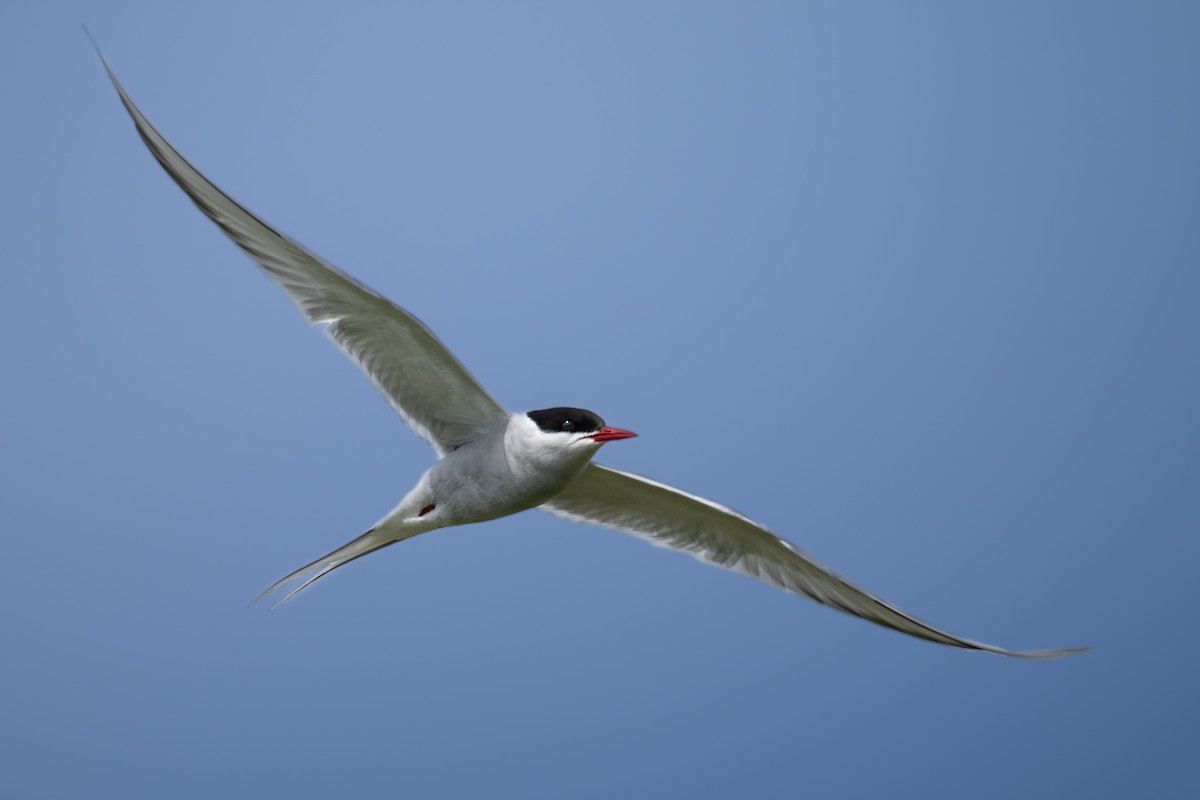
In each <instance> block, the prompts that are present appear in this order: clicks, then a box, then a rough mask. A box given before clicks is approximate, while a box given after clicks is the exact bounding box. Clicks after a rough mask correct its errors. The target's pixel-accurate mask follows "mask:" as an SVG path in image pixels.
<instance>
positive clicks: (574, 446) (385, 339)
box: [100, 54, 1087, 658]
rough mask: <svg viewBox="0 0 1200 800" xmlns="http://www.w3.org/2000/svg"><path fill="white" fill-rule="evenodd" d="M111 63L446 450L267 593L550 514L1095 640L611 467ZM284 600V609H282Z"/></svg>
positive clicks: (915, 623) (207, 205)
mask: <svg viewBox="0 0 1200 800" xmlns="http://www.w3.org/2000/svg"><path fill="white" fill-rule="evenodd" d="M100 58H101V61H102V62H103V63H104V68H105V70H106V71H107V72H108V76H109V78H110V79H111V80H112V82H113V85H114V86H115V87H116V90H117V93H118V94H119V95H120V98H121V102H122V103H123V104H124V106H125V110H126V111H128V112H129V115H130V116H131V117H132V118H133V122H134V125H135V126H136V127H137V131H138V133H139V134H141V137H142V140H143V141H144V142H145V143H146V146H147V147H148V148H149V149H150V152H151V153H153V154H154V157H155V158H157V159H158V161H159V163H160V164H161V165H162V166H163V168H164V169H165V170H166V171H167V174H168V175H170V176H171V178H172V179H173V180H174V181H175V182H176V183H177V184H179V187H180V188H181V189H183V191H184V192H186V193H187V194H188V196H189V197H191V198H192V200H193V201H194V202H195V204H196V205H197V206H199V208H200V210H201V211H203V212H204V213H205V214H206V215H207V216H208V217H209V219H211V220H212V221H213V222H215V223H216V224H217V225H218V226H219V227H220V228H221V230H223V231H224V232H225V233H226V235H228V236H229V238H231V239H232V240H233V241H234V243H236V244H237V245H238V246H239V247H241V248H242V249H243V250H245V251H246V253H248V254H249V255H250V257H251V258H252V259H254V261H256V262H257V263H258V265H259V266H260V267H261V268H262V269H263V271H264V272H266V274H267V275H268V276H269V277H270V278H271V279H272V280H274V281H275V282H276V283H277V284H279V286H280V287H281V288H282V289H283V290H284V292H286V293H287V295H288V297H290V298H291V299H292V302H293V303H295V304H296V307H297V308H298V309H299V310H300V313H301V314H303V315H304V317H305V319H307V320H308V321H309V322H310V323H312V324H314V325H318V326H321V327H322V328H323V329H324V331H325V333H327V334H328V335H329V336H330V338H332V339H333V341H334V342H335V343H336V344H337V345H338V347H340V348H341V349H342V351H343V352H345V353H346V355H348V356H349V357H350V358H351V359H353V360H354V361H355V362H356V363H357V364H358V365H359V366H360V367H361V368H362V369H363V371H364V372H366V374H367V375H368V376H369V377H370V379H371V380H372V381H373V382H374V383H375V385H376V387H378V388H379V390H380V391H381V392H383V394H384V395H385V396H386V397H387V399H388V400H389V402H390V403H391V405H392V407H393V408H395V409H396V411H397V412H398V413H399V414H400V416H401V417H402V418H403V419H404V421H405V422H407V423H408V424H409V425H410V426H411V427H412V429H413V430H414V431H416V433H417V434H419V435H420V436H421V437H422V438H424V439H425V440H426V441H427V442H429V444H430V445H431V446H432V447H433V449H434V452H436V453H437V456H438V461H437V462H436V463H435V464H434V465H433V466H432V467H431V468H430V469H429V470H428V471H426V472H425V474H424V475H422V476H421V478H420V480H418V481H417V485H416V486H415V487H413V489H412V490H411V491H409V493H408V494H407V495H405V497H404V499H403V500H401V501H400V504H399V505H398V506H396V507H395V508H394V509H393V510H392V511H391V512H390V513H388V514H387V515H386V516H385V517H384V518H383V519H381V520H380V521H379V522H378V523H376V524H375V526H374V527H372V528H371V529H370V530H369V531H367V532H366V533H364V534H363V535H361V536H359V537H358V538H356V539H354V540H353V541H350V542H348V543H347V544H345V545H343V546H341V547H339V548H338V549H336V550H334V551H333V552H332V553H329V554H328V555H325V556H322V557H321V558H318V559H317V560H316V561H313V562H312V563H310V564H307V565H305V566H303V567H301V568H300V569H298V570H296V571H295V572H293V573H291V574H290V575H288V576H287V577H285V578H283V579H282V580H280V581H278V582H276V583H275V584H273V585H272V586H270V587H269V588H268V589H267V590H266V591H264V592H263V593H262V594H261V595H259V597H258V598H257V599H256V601H255V602H257V600H260V599H262V598H263V597H265V596H266V595H268V594H270V593H271V592H273V591H274V590H276V589H278V588H280V587H281V586H283V585H284V584H286V583H289V582H291V581H294V580H298V579H300V578H305V580H304V581H303V582H302V583H301V584H300V585H299V586H297V587H296V588H294V589H292V590H291V591H290V592H288V593H287V594H286V595H285V596H284V597H283V599H281V600H280V601H279V602H280V603H282V602H283V601H284V600H287V599H288V598H289V597H291V596H292V595H294V594H295V593H296V592H298V591H300V590H301V589H303V588H304V587H306V586H308V585H309V584H311V583H312V582H313V581H315V580H317V579H318V578H320V577H321V576H323V575H326V574H328V573H329V572H330V571H332V570H334V569H337V568H338V567H340V566H342V565H343V564H347V563H349V562H350V561H353V560H354V559H356V558H360V557H362V556H365V555H367V554H368V553H371V552H374V551H375V550H378V549H380V548H382V547H387V546H388V545H390V544H395V543H396V542H400V541H403V540H405V539H409V538H412V537H413V536H416V535H418V534H421V533H426V532H428V531H432V530H435V529H437V528H446V527H450V526H453V525H465V524H467V523H471V522H483V521H484V520H489V519H495V518H497V517H503V516H507V515H509V514H515V513H517V512H518V511H523V510H525V509H529V508H540V509H542V510H543V511H549V512H550V513H552V514H557V515H559V516H561V517H565V518H567V519H570V520H574V521H577V522H588V523H593V524H596V525H601V526H604V527H606V528H613V529H615V530H619V531H625V532H628V533H631V534H633V535H635V536H639V537H641V538H643V539H646V540H648V541H649V542H651V543H652V544H656V545H660V546H663V547H669V548H672V549H676V550H683V551H684V552H687V553H691V554H692V555H693V556H695V557H696V558H697V559H699V560H701V561H704V562H707V563H709V564H713V565H715V566H718V567H726V568H729V569H733V570H737V571H738V572H742V573H744V574H746V575H749V576H751V577H753V578H758V579H759V580H762V581H765V582H766V583H769V584H772V585H774V586H778V587H780V588H782V589H785V590H789V591H792V592H796V593H798V594H802V595H807V596H808V597H810V598H812V599H814V600H816V601H817V602H820V603H824V604H825V605H828V606H832V607H833V608H837V609H840V610H842V611H845V612H848V613H850V614H854V615H857V616H859V617H862V618H863V619H867V620H870V621H871V622H875V623H877V624H879V625H884V626H886V627H889V628H893V629H895V630H897V631H900V632H902V633H906V634H909V635H911V636H916V637H919V638H922V639H928V640H930V641H933V642H939V643H941V644H946V645H952V646H955V647H962V648H966V649H970V650H985V651H988V652H991V653H999V654H1002V655H1008V656H1020V657H1024V658H1054V657H1058V656H1064V655H1068V654H1071V653H1075V652H1079V651H1080V650H1085V649H1087V648H1062V649H1054V650H1007V649H1005V648H1002V647H996V646H993V645H989V644H984V643H981V642H975V641H971V640H970V639H963V638H961V637H959V636H955V635H954V634H951V633H948V632H946V631H943V630H940V629H938V628H935V627H933V626H932V625H928V624H926V623H924V622H922V621H921V620H919V619H916V618H915V617H913V616H911V615H909V614H906V613H905V612H903V611H901V610H900V609H898V608H896V607H895V606H893V605H891V604H890V603H887V602H885V601H883V600H880V599H879V598H878V597H875V596H874V595H873V594H871V593H870V592H867V591H865V590H863V589H860V588H858V587H857V586H855V585H854V584H852V583H850V582H849V581H847V580H845V579H844V578H842V577H841V576H840V575H838V574H837V573H835V572H833V571H832V570H830V569H829V568H828V567H825V566H823V565H822V564H819V563H817V562H816V561H814V560H813V559H811V558H809V557H808V556H807V555H805V554H804V553H803V552H801V551H800V550H799V549H798V548H796V547H795V546H794V545H792V544H791V543H789V542H786V541H784V540H783V539H781V538H779V537H778V536H776V535H775V534H773V533H771V532H770V531H768V530H767V529H766V528H764V527H762V526H761V525H759V524H758V523H756V522H754V521H753V520H750V519H748V518H747V517H745V516H742V515H741V514H739V513H738V512H736V511H734V510H733V509H731V508H727V507H726V506H723V505H719V504H718V503H714V502H713V501H711V500H706V499H705V498H703V497H697V496H695V495H691V494H688V493H687V492H683V491H681V490H679V489H676V488H673V487H671V486H667V485H666V484H662V483H658V482H656V481H652V480H650V479H649V478H643V477H641V476H640V475H634V474H631V473H628V472H622V471H620V470H615V469H611V468H609V467H604V466H601V465H600V464H596V463H594V462H593V461H592V456H594V455H595V454H596V452H597V451H598V450H599V449H600V446H601V445H603V444H604V443H605V442H610V441H616V440H618V439H626V438H629V437H631V436H635V435H636V434H634V433H632V432H631V431H627V430H623V429H621V428H613V427H609V426H608V425H605V424H604V421H603V420H602V419H601V418H600V417H599V416H597V415H596V414H593V413H592V412H590V411H585V410H583V409H578V408H549V409H544V410H539V411H530V412H528V413H510V412H508V411H506V410H505V409H504V408H503V407H502V406H501V405H500V404H499V403H497V402H496V401H495V400H494V399H493V398H492V396H491V395H490V394H488V393H487V391H486V390H484V388H483V387H482V386H480V385H479V384H478V383H477V382H476V381H475V379H474V378H473V377H472V376H471V374H470V373H469V372H467V370H466V368H464V367H463V366H462V364H460V363H459V362H458V360H457V359H456V358H455V357H454V356H453V355H452V354H451V353H450V351H449V350H447V349H446V347H445V346H444V345H443V344H442V343H441V342H440V341H438V339H437V337H436V336H434V335H433V333H432V332H431V331H430V330H429V329H428V328H426V327H425V326H424V325H423V324H422V323H421V322H420V321H419V320H417V319H416V318H415V317H414V316H412V315H411V314H409V313H408V312H407V311H405V310H404V309H402V308H400V307H398V306H396V305H394V304H393V303H391V302H390V301H389V300H387V299H386V298H384V297H382V296H381V295H379V294H377V293H376V292H374V291H372V290H371V289H369V288H367V287H366V286H364V285H363V284H361V283H359V282H358V281H356V280H355V279H354V278H351V277H350V276H349V275H347V274H345V273H343V272H341V271H340V270H338V269H336V268H335V267H333V266H331V265H330V264H327V263H326V262H324V261H323V260H321V259H320V258H318V257H317V256H316V255H314V254H313V253H310V252H309V251H308V250H306V249H304V248H303V247H301V246H300V245H299V244H297V243H296V242H294V241H292V240H291V239H289V238H288V237H287V236H284V235H283V234H282V233H279V232H278V231H276V230H275V229H274V228H272V227H271V226H269V225H267V224H266V223H265V222H263V221H262V220H260V219H258V217H256V216H254V215H253V214H251V213H250V212H249V211H247V210H246V209H244V208H242V206H240V205H238V204H237V203H236V202H235V201H234V200H233V199H232V198H230V197H229V196H228V195H226V194H225V193H224V192H222V191H221V190H220V189H218V188H217V187H216V186H214V185H213V184H212V183H211V182H210V181H209V180H208V179H207V178H205V177H204V176H203V175H202V174H200V172H199V171H198V170H196V169H195V168H194V167H193V166H192V165H191V164H189V163H188V162H187V161H186V160H185V159H184V158H183V157H182V156H181V155H180V154H179V153H178V152H176V150H175V148H173V147H172V146H171V145H170V144H169V143H168V142H167V140H166V139H164V138H163V137H162V136H161V135H160V134H159V133H158V131H156V130H155V129H154V127H153V126H152V125H151V124H150V122H149V121H148V120H147V119H146V118H145V117H144V116H143V115H142V113H141V112H140V111H139V110H138V108H137V106H135V105H134V103H133V101H132V100H131V99H130V98H129V95H128V94H126V92H125V89H124V88H123V87H122V86H121V84H120V82H118V81H117V78H116V76H115V75H114V74H113V72H112V69H111V68H109V66H108V63H107V61H104V56H103V54H101V56H100ZM276 605H278V603H277V604H276Z"/></svg>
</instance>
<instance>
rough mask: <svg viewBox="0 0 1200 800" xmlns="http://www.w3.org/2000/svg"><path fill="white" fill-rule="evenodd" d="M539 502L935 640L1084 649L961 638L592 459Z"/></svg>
mask: <svg viewBox="0 0 1200 800" xmlns="http://www.w3.org/2000/svg"><path fill="white" fill-rule="evenodd" d="M541 508H542V509H543V510H545V511H549V512H551V513H553V514H557V515H559V516H561V517H566V518H567V519H571V520H574V521H576V522H589V523H592V524H595V525H601V526H603V527H606V528H613V529H615V530H619V531H625V532H626V533H632V534H633V535H635V536H639V537H641V538H643V539H646V540H648V541H649V542H651V543H652V544H656V545H659V546H662V547H669V548H672V549H675V550H683V551H684V552H687V553H691V554H692V555H693V556H695V557H696V558H697V559H699V560H701V561H704V562H706V563H709V564H713V565H714V566H718V567H726V568H728V569H734V570H737V571H738V572H741V573H744V574H746V575H749V576H750V577H752V578H758V579H759V580H761V581H765V582H767V583H769V584H772V585H774V586H778V587H779V588H781V589H787V590H789V591H792V592H796V593H798V594H803V595H807V596H809V597H811V598H812V599H814V600H816V601H817V602H819V603H824V604H825V605H828V606H833V607H834V608H837V609H840V610H841V611H845V612H847V613H849V614H854V615H855V616H859V617H862V618H863V619H868V620H870V621H871V622H875V623H878V624H880V625H884V626H886V627H888V628H893V629H895V630H898V631H900V632H901V633H907V634H909V635H910V636H917V637H919V638H921V639H928V640H930V641H932V642H939V643H940V644H948V645H953V646H954V647H964V648H967V649H969V650H986V651H988V652H989V653H1000V654H1001V655H1006V656H1020V657H1022V658H1056V657H1058V656H1065V655H1070V654H1071V653H1076V652H1079V651H1080V650H1086V649H1087V648H1063V649H1058V650H1006V649H1004V648H1002V647H995V646H993V645H990V644H983V643H982V642H974V641H971V640H970V639H963V638H960V637H958V636H955V635H954V634H951V633H947V632H946V631H943V630H940V629H938V628H935V627H933V626H932V625H929V624H926V623H924V622H922V621H921V620H919V619H917V618H916V617H913V616H910V615H909V614H906V613H904V612H903V611H901V610H900V609H898V608H896V607H895V606H893V605H891V604H890V603H887V602H885V601H883V600H880V599H879V598H878V597H876V596H875V595H873V594H871V593H870V592H867V591H865V590H863V589H860V588H858V587H857V586H855V585H854V584H852V583H850V582H849V581H847V580H846V579H845V578H843V577H841V576H840V575H838V574H837V573H835V572H834V571H833V570H831V569H829V568H828V567H826V566H823V565H822V564H819V563H817V562H816V561H814V560H812V559H811V558H809V557H808V556H806V555H805V554H804V553H802V552H801V551H800V550H799V549H797V548H796V547H794V546H793V545H791V544H790V543H788V542H786V541H784V540H783V539H780V538H779V537H778V536H776V535H775V534H773V533H771V532H770V531H768V530H767V529H766V528H764V527H762V526H761V525H759V524H758V523H756V522H753V521H751V520H749V519H747V518H746V517H743V516H742V515H741V514H739V513H737V512H736V511H734V510H733V509H731V508H726V507H725V506H722V505H718V504H717V503H714V502H712V501H711V500H705V499H704V498H702V497H696V496H695V495H690V494H687V493H686V492H682V491H680V490H678V489H675V488H672V487H670V486H666V485H664V484H661V483H657V482H655V481H652V480H649V479H648V478H643V477H641V476H639V475H633V474H630V473H628V472H620V471H618V470H615V469H610V468H608V467H602V466H600V465H599V464H594V463H593V464H590V465H589V466H588V468H587V470H586V471H584V473H583V476H582V477H581V478H580V479H579V480H578V481H576V482H575V483H574V484H572V485H571V486H570V487H569V488H568V489H567V490H566V491H565V492H563V493H562V494H560V495H558V496H556V497H555V498H554V499H553V500H551V501H550V502H549V503H546V504H544V505H542V506H541Z"/></svg>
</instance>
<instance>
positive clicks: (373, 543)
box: [250, 528, 407, 609]
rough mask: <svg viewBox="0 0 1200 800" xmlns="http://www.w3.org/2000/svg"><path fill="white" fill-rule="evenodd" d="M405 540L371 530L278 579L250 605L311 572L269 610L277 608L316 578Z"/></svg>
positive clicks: (392, 533)
mask: <svg viewBox="0 0 1200 800" xmlns="http://www.w3.org/2000/svg"><path fill="white" fill-rule="evenodd" d="M405 538H407V537H400V538H396V532H395V531H390V532H388V533H383V532H381V531H379V530H378V529H377V528H372V529H371V530H369V531H367V532H366V533H364V534H363V535H362V536H359V537H358V538H357V539H353V540H351V541H349V542H347V543H346V544H344V545H342V546H341V547H339V548H338V549H337V550H334V551H333V552H332V553H329V554H328V555H324V556H321V557H320V558H318V559H317V560H316V561H314V562H312V563H311V564H305V565H304V566H303V567H301V568H300V569H298V570H296V571H295V572H293V573H291V574H290V575H288V576H287V577H284V578H280V579H279V580H277V581H276V582H275V583H273V584H271V586H270V587H269V588H268V589H267V590H266V591H265V592H263V593H262V594H260V595H259V596H258V597H256V598H254V599H253V600H251V601H250V605H254V604H255V603H257V602H258V601H259V600H262V599H263V598H264V597H266V596H267V595H269V594H270V593H271V592H273V591H275V590H276V589H278V588H279V587H280V586H283V585H284V584H286V583H290V582H291V581H294V580H296V579H298V578H302V577H304V576H305V575H307V574H308V573H310V572H312V573H313V574H312V575H311V576H309V577H308V578H307V579H306V580H305V581H304V583H302V584H300V585H299V586H297V587H296V588H295V589H292V590H291V591H290V592H288V593H287V594H285V595H284V596H283V600H280V601H279V602H278V603H276V604H275V605H273V606H271V608H273V609H274V608H278V607H279V606H280V605H281V604H282V603H283V602H284V601H285V600H287V599H288V598H289V597H291V596H292V595H294V594H295V593H296V592H298V591H300V590H301V589H303V588H304V587H305V586H308V585H309V584H310V583H312V582H313V581H315V580H316V579H317V578H320V577H321V576H323V575H328V574H329V573H330V572H333V571H334V570H335V569H337V568H338V567H340V566H342V565H343V564H349V563H350V562H351V561H353V560H354V559H356V558H362V557H363V556H365V555H366V554H367V553H373V552H375V551H376V550H378V549H380V548H381V547H387V546H388V545H389V544H395V543H396V542H400V541H403V540H404V539H405Z"/></svg>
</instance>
